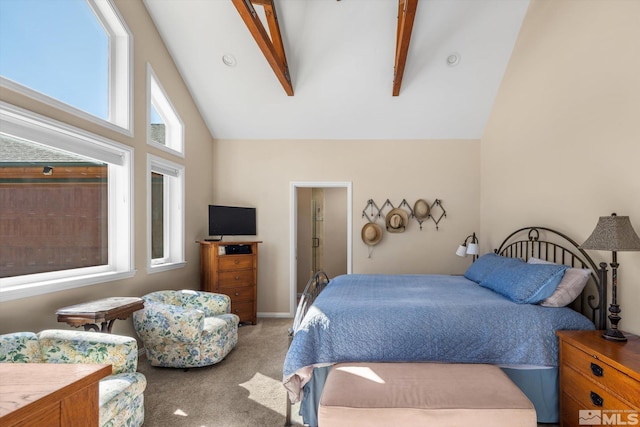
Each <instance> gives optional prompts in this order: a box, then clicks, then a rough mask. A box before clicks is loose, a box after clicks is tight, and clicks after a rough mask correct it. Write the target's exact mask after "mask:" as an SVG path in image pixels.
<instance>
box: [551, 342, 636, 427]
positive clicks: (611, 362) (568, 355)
mask: <svg viewBox="0 0 640 427" xmlns="http://www.w3.org/2000/svg"><path fill="white" fill-rule="evenodd" d="M602 332H603V331H558V337H559V339H560V425H561V426H562V427H571V426H578V425H598V426H600V425H640V337H638V336H636V335H632V334H629V333H626V332H625V336H626V337H627V338H628V341H626V342H614V341H608V340H605V339H604V338H602ZM590 418H591V420H590V421H588V419H590Z"/></svg>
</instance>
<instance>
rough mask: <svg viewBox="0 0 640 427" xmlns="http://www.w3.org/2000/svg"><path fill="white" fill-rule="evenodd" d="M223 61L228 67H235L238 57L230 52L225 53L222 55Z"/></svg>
mask: <svg viewBox="0 0 640 427" xmlns="http://www.w3.org/2000/svg"><path fill="white" fill-rule="evenodd" d="M222 63H223V64H224V65H226V66H227V67H235V66H236V57H235V56H233V55H232V54H230V53H225V54H224V55H222Z"/></svg>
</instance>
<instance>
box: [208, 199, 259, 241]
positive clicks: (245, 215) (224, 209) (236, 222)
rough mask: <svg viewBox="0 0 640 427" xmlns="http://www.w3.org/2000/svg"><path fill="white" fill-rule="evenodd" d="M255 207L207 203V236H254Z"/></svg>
mask: <svg viewBox="0 0 640 427" xmlns="http://www.w3.org/2000/svg"><path fill="white" fill-rule="evenodd" d="M255 235H256V208H243V207H239V206H219V205H209V236H220V237H221V238H222V236H255Z"/></svg>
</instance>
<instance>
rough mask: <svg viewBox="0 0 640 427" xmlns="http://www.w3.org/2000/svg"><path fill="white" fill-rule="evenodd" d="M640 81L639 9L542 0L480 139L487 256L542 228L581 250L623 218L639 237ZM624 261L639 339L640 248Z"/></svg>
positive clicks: (606, 0)
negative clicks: (512, 234) (515, 233)
mask: <svg viewBox="0 0 640 427" xmlns="http://www.w3.org/2000/svg"><path fill="white" fill-rule="evenodd" d="M639 76H640V2H638V1H627V0H591V1H575V0H554V1H548V0H532V2H531V4H530V7H529V11H528V13H527V16H526V18H525V20H524V24H523V26H522V30H521V32H520V36H519V39H518V41H517V43H516V45H515V47H514V52H513V55H512V58H511V61H510V62H509V66H508V68H507V71H506V74H505V76H504V79H503V82H502V86H501V88H500V91H499V93H498V95H497V97H496V101H495V104H494V108H493V111H492V114H491V117H490V120H489V122H488V124H487V127H486V129H485V133H484V136H483V138H482V141H481V147H482V149H481V165H482V167H481V178H482V198H481V224H482V226H481V230H482V234H481V239H482V240H481V247H482V249H483V250H488V249H490V248H492V247H493V246H494V245H496V244H497V243H499V242H498V239H499V238H500V237H502V236H504V235H505V233H506V232H508V231H509V230H511V229H513V228H515V227H519V226H526V225H535V224H537V225H547V226H550V227H552V228H556V229H558V230H560V231H563V232H565V233H566V234H568V235H570V236H573V237H574V238H575V239H576V240H577V241H578V242H579V243H582V242H583V241H584V240H585V239H586V238H587V237H588V236H589V234H590V233H591V231H592V230H593V228H594V227H595V224H596V222H597V220H598V217H599V216H602V215H609V214H611V213H612V212H616V213H618V214H619V215H628V216H630V217H631V222H632V224H633V226H634V228H635V230H636V232H638V233H640V119H639V118H640V77H639ZM590 254H591V255H592V256H593V257H594V258H595V259H596V262H601V261H606V262H610V261H611V254H610V253H607V252H598V251H590ZM618 262H619V263H620V270H619V275H618V281H619V292H618V296H619V302H620V303H621V308H622V313H621V317H622V321H621V323H620V326H621V328H622V329H624V330H628V331H631V332H634V333H640V311H639V310H638V309H637V308H638V307H640V252H620V253H619V255H618Z"/></svg>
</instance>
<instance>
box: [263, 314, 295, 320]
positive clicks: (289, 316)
mask: <svg viewBox="0 0 640 427" xmlns="http://www.w3.org/2000/svg"><path fill="white" fill-rule="evenodd" d="M257 316H258V317H272V318H278V319H293V316H292V315H291V313H289V312H286V313H283V312H275V313H274V312H266V313H265V312H262V313H260V312H258V313H257Z"/></svg>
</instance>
